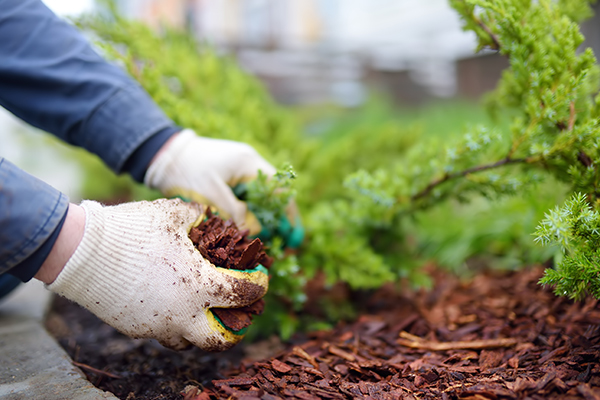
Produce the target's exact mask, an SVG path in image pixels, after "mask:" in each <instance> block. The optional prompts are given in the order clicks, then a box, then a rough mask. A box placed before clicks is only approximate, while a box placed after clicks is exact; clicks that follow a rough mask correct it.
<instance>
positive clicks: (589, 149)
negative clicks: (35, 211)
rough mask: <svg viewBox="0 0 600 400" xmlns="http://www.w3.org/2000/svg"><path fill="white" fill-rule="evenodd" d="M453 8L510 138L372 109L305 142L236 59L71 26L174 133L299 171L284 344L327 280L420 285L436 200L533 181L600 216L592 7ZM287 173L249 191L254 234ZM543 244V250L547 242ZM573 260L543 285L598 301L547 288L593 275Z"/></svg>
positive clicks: (107, 21) (143, 35) (277, 305)
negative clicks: (444, 131)
mask: <svg viewBox="0 0 600 400" xmlns="http://www.w3.org/2000/svg"><path fill="white" fill-rule="evenodd" d="M451 4H452V6H453V7H454V8H455V9H456V10H457V12H458V13H459V14H460V15H461V17H462V19H463V21H464V27H465V29H468V30H472V31H473V32H474V33H475V34H476V35H477V37H478V40H479V48H480V49H484V48H490V49H494V50H496V51H498V52H499V53H500V54H502V55H503V56H505V57H508V59H509V61H510V67H509V68H508V69H507V70H506V71H504V73H503V76H502V79H501V81H500V83H499V85H498V87H497V88H496V90H495V91H494V92H493V93H492V94H491V95H489V96H488V98H487V100H486V104H487V106H488V108H489V110H490V111H491V112H492V114H494V115H503V116H506V115H508V116H509V117H510V120H511V123H510V126H509V127H508V128H507V129H503V128H501V127H491V126H490V124H487V125H485V124H483V125H482V124H477V125H475V126H471V127H469V128H468V129H466V130H465V131H464V132H463V133H462V134H461V135H460V136H459V137H440V136H437V137H428V138H425V137H424V136H423V135H422V133H421V132H420V131H419V129H418V127H414V126H405V125H404V124H402V123H400V122H398V121H396V120H395V119H394V118H393V117H389V118H388V117H386V118H381V115H380V111H381V110H375V112H373V113H371V111H370V110H366V111H364V112H363V113H361V114H360V119H359V118H358V117H357V118H355V119H350V122H349V123H348V124H346V125H344V126H342V127H340V128H339V130H338V131H337V132H329V133H324V134H320V135H311V134H308V133H304V132H302V128H301V126H300V124H299V122H298V120H297V119H296V118H295V116H294V115H293V113H291V112H290V110H287V109H284V108H283V107H281V106H279V105H277V104H275V103H274V102H273V100H271V99H270V97H269V96H268V94H267V92H266V91H265V89H264V88H263V87H262V86H261V85H260V84H259V83H258V82H257V80H256V79H255V78H253V77H251V76H249V75H248V74H246V73H244V72H243V71H242V70H241V69H240V68H239V67H238V66H237V64H236V62H235V60H234V59H233V58H232V57H223V56H220V55H217V53H216V52H215V51H213V50H212V49H211V48H210V47H209V46H207V45H203V44H198V43H197V42H196V41H194V40H192V39H191V38H190V37H189V36H188V35H186V34H183V33H180V32H175V31H172V30H168V29H166V30H164V31H163V32H162V33H161V34H156V33H154V32H152V31H151V30H150V29H149V28H147V27H145V26H144V25H142V24H139V23H135V22H131V21H126V20H124V19H121V18H120V17H118V16H112V17H111V18H97V17H96V18H91V19H90V18H86V19H83V20H81V21H80V25H81V26H83V27H85V28H88V29H91V30H93V31H94V32H95V34H96V35H98V37H99V38H100V39H101V40H102V42H101V47H102V49H104V51H105V52H106V54H108V55H110V56H111V57H113V58H114V59H115V60H117V61H118V62H120V63H121V64H122V65H123V66H124V67H125V68H126V69H127V70H128V71H129V72H130V74H131V75H132V76H134V77H135V78H136V79H137V80H138V81H139V82H140V83H141V84H142V85H143V86H144V88H145V89H146V90H147V91H148V92H149V93H150V95H151V96H152V97H153V98H154V99H155V100H156V102H157V103H158V104H159V105H160V106H161V107H162V108H163V110H165V112H166V113H167V114H168V115H169V116H170V117H171V118H172V119H173V120H174V121H175V122H176V123H177V124H179V125H181V126H185V127H188V128H192V129H194V130H195V131H196V132H197V133H198V134H199V135H202V136H209V137H221V138H227V139H232V140H239V141H244V142H247V143H250V144H251V145H253V146H254V147H255V148H257V149H258V150H259V152H260V153H261V154H263V156H265V157H266V158H267V159H268V160H269V161H271V162H272V163H274V164H275V165H281V164H283V163H290V164H291V165H293V166H294V170H295V171H297V175H298V177H297V179H294V192H293V193H295V194H296V202H297V204H298V206H299V209H300V214H301V215H302V217H303V221H304V224H305V227H306V230H307V238H306V240H305V243H304V245H303V246H302V248H301V249H300V250H299V252H298V253H297V254H295V255H293V256H289V255H288V254H284V252H283V250H282V248H281V238H277V237H274V238H273V242H272V243H271V244H270V249H271V252H272V253H273V255H274V256H275V257H276V259H277V260H278V262H277V263H276V267H275V266H274V269H273V271H274V277H273V279H272V281H271V289H270V291H269V296H274V297H273V298H274V299H275V301H269V307H267V310H266V313H265V315H264V316H262V319H261V320H259V321H258V322H259V324H260V325H261V327H260V329H261V330H262V331H263V332H265V334H267V333H269V332H271V331H273V330H278V331H279V333H280V334H282V335H283V336H289V335H290V334H291V333H293V332H294V331H295V330H296V329H298V328H299V327H300V326H302V325H305V326H306V325H307V321H305V320H303V319H302V314H299V313H297V311H298V310H300V309H301V307H302V304H303V303H304V302H305V301H306V300H307V298H306V295H305V293H304V292H303V287H304V284H305V283H306V281H307V280H308V279H310V278H312V277H315V276H323V277H324V282H325V285H326V287H331V286H333V285H334V284H336V283H339V282H342V283H344V284H345V285H347V286H348V287H350V288H352V289H369V288H376V287H379V286H381V285H382V284H383V283H385V282H390V281H397V280H398V279H399V278H403V279H406V280H408V281H409V282H411V283H413V284H416V285H425V284H427V277H426V275H425V273H424V272H423V271H422V270H421V265H422V258H421V257H422V250H423V248H422V245H421V244H420V243H415V241H414V237H413V236H414V235H413V230H414V221H415V220H424V219H426V218H427V215H428V213H431V212H432V210H434V207H444V204H446V203H447V200H457V201H459V202H470V201H472V200H473V199H478V198H481V197H484V198H492V199H493V198H500V197H507V196H520V197H525V196H528V195H530V194H531V193H534V194H535V193H536V190H538V189H537V188H538V187H539V186H538V185H539V184H540V183H543V182H545V181H547V182H551V181H552V180H557V181H559V182H563V183H564V185H568V186H569V188H570V190H571V191H572V192H581V193H586V197H585V199H586V200H585V201H586V203H587V204H588V205H589V207H591V209H590V211H589V212H592V211H594V210H597V207H598V203H599V201H600V200H599V199H600V175H599V173H598V169H597V168H596V167H595V166H596V165H597V161H598V158H599V157H600V150H599V143H600V140H599V135H598V118H599V116H600V115H599V112H600V97H598V96H596V93H598V89H599V85H598V81H599V76H600V74H599V73H598V68H597V67H596V65H595V58H594V55H593V53H592V51H591V50H589V49H585V50H583V51H582V52H580V53H578V52H577V49H578V48H579V46H580V45H581V43H582V42H583V37H582V35H581V34H580V33H579V29H578V24H577V22H578V21H580V20H581V19H583V18H585V17H588V16H589V15H590V13H591V11H590V7H589V3H588V2H587V1H584V0H557V1H551V0H537V1H533V0H495V1H483V0H451ZM284 175H285V174H284ZM284 175H282V176H281V177H282V179H283V180H275V181H272V184H271V183H269V182H268V181H267V180H265V179H264V178H260V179H259V180H258V181H257V184H256V185H255V186H253V187H250V188H249V191H248V196H249V198H248V200H249V204H250V207H254V212H256V213H257V214H261V218H262V220H263V221H264V222H265V223H267V222H268V221H271V222H274V221H276V220H277V216H276V214H277V213H281V212H282V208H283V207H284V204H285V203H286V202H287V199H289V197H286V196H288V194H289V193H291V192H288V191H286V190H284V191H278V190H277V188H276V187H277V186H283V187H287V185H288V183H287V182H288V180H287V178H289V176H288V177H287V178H286V177H285V176H284ZM271 194H273V196H271ZM253 196H254V197H253ZM278 209H279V211H278ZM582 210H583V209H582ZM583 211H585V210H583ZM583 211H582V212H583ZM585 212H587V211H585ZM594 212H595V211H594ZM513 215H516V214H514V211H513ZM550 215H553V214H550ZM514 218H519V217H514ZM553 218H554V217H553ZM576 221H579V220H576V219H563V220H561V221H558V222H557V223H560V224H562V225H561V226H564V227H565V229H567V230H568V231H569V232H571V236H572V237H569V243H574V244H576V245H577V246H578V245H581V244H584V245H585V246H587V247H585V248H586V249H588V248H592V247H594V246H595V244H594V243H595V241H597V238H596V236H593V235H592V236H590V237H589V238H587V236H586V238H587V239H586V240H587V242H584V241H582V239H581V238H580V236H578V235H579V233H581V232H582V229H583V228H582V227H583V226H584V225H582V224H581V223H576ZM542 226H544V225H543V224H542ZM435 232H441V233H443V232H446V233H448V235H450V233H451V232H452V228H451V227H449V226H444V223H443V221H436V224H435ZM540 232H541V231H540ZM541 236H543V235H541ZM543 237H544V238H545V239H544V240H541V239H540V241H541V242H543V243H550V242H551V241H552V240H555V238H554V237H552V236H551V235H550V236H543ZM574 238H578V239H577V241H575V239H574ZM457 245H459V243H457ZM586 251H587V250H586ZM584 255H585V257H583V256H580V255H578V253H577V251H576V249H575V248H569V249H568V250H566V251H565V255H564V258H563V260H564V265H563V264H561V265H563V266H562V267H560V268H559V269H557V272H552V271H549V272H548V275H547V277H546V278H544V279H546V280H545V281H544V283H548V284H557V282H559V281H560V282H566V281H568V282H573V283H572V284H570V286H568V287H564V288H562V289H564V290H562V289H561V290H559V293H563V292H566V293H567V294H568V295H570V294H571V293H582V291H577V292H576V290H577V289H578V288H580V286H581V285H584V284H582V282H584V283H585V285H584V286H586V285H587V287H588V289H587V290H589V291H590V292H591V293H593V294H595V293H597V289H595V287H594V286H593V285H594V284H593V281H592V280H591V278H590V279H588V278H589V277H588V278H586V279H584V280H582V279H579V278H574V279H571V280H567V279H564V278H561V279H562V280H561V279H558V278H556V276H557V275H556V274H558V273H562V272H561V271H563V272H564V273H565V276H575V277H577V276H579V277H581V276H582V275H581V274H582V273H583V272H582V271H583V270H585V271H591V270H589V269H588V267H589V263H586V264H582V263H584V261H585V260H589V261H590V263H591V262H593V261H594V259H593V258H592V257H591V256H590V254H589V253H585V254H584ZM586 262H587V261H586ZM577 266H579V267H577ZM582 266H583V267H582ZM576 267H577V268H576ZM580 267H581V268H580ZM553 274H554V275H553ZM578 274H579V275H578ZM586 274H587V272H586ZM592 275H593V273H592ZM548 276H549V277H555V278H556V279H554V280H551V278H548ZM578 285H579V286H578ZM557 287H558V286H557ZM577 296H579V294H577V295H575V297H577ZM313 300H314V299H313ZM341 308H343V307H341ZM341 308H340V309H341ZM323 309H327V310H330V314H329V315H328V317H329V319H330V320H333V321H335V319H336V318H337V317H339V316H340V315H341V313H339V314H338V315H336V311H335V309H336V308H335V307H326V306H323Z"/></svg>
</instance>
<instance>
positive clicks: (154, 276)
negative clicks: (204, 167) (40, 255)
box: [48, 199, 268, 351]
mask: <svg viewBox="0 0 600 400" xmlns="http://www.w3.org/2000/svg"><path fill="white" fill-rule="evenodd" d="M81 206H82V207H83V208H84V209H85V212H86V223H85V231H84V234H83V238H82V240H81V243H80V244H79V246H78V247H77V249H76V250H75V253H74V254H73V255H72V256H71V258H70V259H69V261H68V262H67V264H66V265H65V267H64V269H63V271H62V272H61V273H60V274H59V275H58V277H57V278H56V280H55V281H54V282H53V283H52V284H51V285H49V286H48V288H49V289H50V290H52V291H53V292H56V293H58V294H60V295H62V296H65V297H67V298H69V299H71V300H73V301H75V302H77V303H79V304H80V305H82V306H83V307H85V308H87V309H88V310H90V311H91V312H93V313H94V314H96V315H97V316H98V317H100V318H101V319H102V320H103V321H104V322H106V323H107V324H109V325H112V326H113V327H114V328H116V329H117V330H119V331H120V332H122V333H124V334H126V335H128V336H131V337H134V338H154V339H157V340H158V341H159V342H160V343H162V344H163V345H165V346H167V347H171V348H173V349H177V350H179V349H183V348H186V347H188V346H189V345H190V344H193V345H196V346H198V347H200V348H202V349H205V350H209V351H221V350H226V349H228V348H230V347H232V346H233V345H234V344H236V343H237V342H239V341H240V340H241V339H242V337H243V335H237V334H234V333H232V332H230V331H228V330H227V329H225V328H224V327H223V326H222V325H221V324H220V323H219V322H218V321H217V320H216V319H215V317H214V316H213V313H212V312H210V308H211V307H224V308H228V307H243V306H246V305H249V304H251V303H253V302H255V301H256V300H258V299H259V298H261V297H262V296H264V294H265V293H266V291H267V288H268V276H267V275H266V274H264V273H262V272H260V271H254V272H242V271H236V270H227V269H223V268H217V267H215V266H214V265H213V264H211V263H210V262H208V261H207V260H205V259H204V258H203V257H202V255H201V254H200V252H199V251H198V250H196V249H195V248H194V246H193V244H192V241H191V240H190V239H189V237H188V233H189V231H190V229H191V228H192V226H194V225H195V224H196V222H198V223H199V222H200V221H201V219H202V218H203V217H204V214H203V208H202V206H200V205H198V204H195V203H184V202H183V201H181V200H179V199H174V200H165V199H161V200H156V201H153V202H148V201H141V202H134V203H125V204H121V205H117V206H110V207H104V206H102V205H101V204H99V203H96V202H93V201H84V202H83V203H82V204H81Z"/></svg>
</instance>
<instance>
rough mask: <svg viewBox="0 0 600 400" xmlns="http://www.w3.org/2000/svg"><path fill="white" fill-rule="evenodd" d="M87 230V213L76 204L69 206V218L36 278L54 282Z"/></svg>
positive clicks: (48, 282) (49, 282)
mask: <svg viewBox="0 0 600 400" xmlns="http://www.w3.org/2000/svg"><path fill="white" fill-rule="evenodd" d="M84 229H85V211H84V210H83V208H81V207H80V206H78V205H76V204H73V203H71V204H69V209H68V210H67V217H66V218H65V222H64V224H63V226H62V228H61V230H60V233H59V234H58V238H57V239H56V242H55V243H54V246H52V250H50V254H48V257H47V258H46V260H45V261H44V263H43V264H42V266H41V267H40V269H39V271H38V272H37V274H35V278H36V279H38V280H40V281H42V282H44V283H46V284H51V283H52V282H54V280H55V279H56V277H57V276H58V274H60V272H61V271H62V269H63V267H64V266H65V264H66V263H67V261H69V259H70V258H71V256H72V255H73V253H74V252H75V249H77V246H79V243H80V242H81V238H82V237H83V231H84Z"/></svg>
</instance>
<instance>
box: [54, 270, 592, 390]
mask: <svg viewBox="0 0 600 400" xmlns="http://www.w3.org/2000/svg"><path fill="white" fill-rule="evenodd" d="M541 274H542V268H530V269H526V270H523V271H520V272H512V273H504V274H498V273H486V274H481V275H479V276H477V277H476V278H474V279H473V280H471V281H469V282H460V281H459V280H457V279H455V278H452V277H449V276H447V275H443V274H438V276H437V278H436V282H437V283H436V285H435V287H434V289H433V290H432V291H430V292H421V291H418V292H410V291H403V292H402V293H398V291H397V290H396V289H394V288H393V287H391V286H390V287H385V288H382V289H381V290H379V291H377V292H375V293H373V294H372V295H371V296H370V297H369V298H368V299H367V301H364V302H362V303H361V305H360V307H361V312H362V314H361V316H360V317H359V318H358V319H357V320H355V321H352V322H345V323H340V324H338V326H337V327H336V328H335V329H333V330H331V331H323V332H316V333H312V334H310V335H308V336H305V337H296V338H295V339H294V341H293V342H291V343H288V344H287V345H286V346H285V347H284V348H282V349H281V350H278V351H277V352H276V354H272V355H265V356H263V357H262V358H261V359H257V358H256V357H254V359H250V358H249V357H248V354H249V352H250V350H251V349H254V348H255V347H258V346H261V345H264V343H263V344H261V343H256V344H248V343H245V344H242V345H240V346H237V347H236V348H234V349H232V350H230V351H228V352H225V353H220V354H208V353H203V352H201V351H199V350H198V349H195V350H191V351H187V352H180V353H175V352H172V351H170V350H167V349H165V348H162V347H161V346H160V345H158V344H156V343H155V342H153V341H150V340H133V339H128V338H126V337H123V336H122V335H120V334H118V333H117V332H116V331H114V330H113V329H112V328H110V327H108V326H107V325H105V324H103V323H102V322H100V321H99V320H97V319H95V317H93V316H91V314H89V313H87V311H85V310H83V309H81V308H79V307H78V306H76V305H74V304H73V303H70V302H68V301H66V300H63V299H58V298H57V299H56V301H55V304H54V307H53V312H52V313H51V314H50V316H49V319H48V326H49V328H50V330H51V331H52V332H54V333H55V335H56V336H57V338H58V339H59V341H60V343H61V344H62V345H63V346H64V347H65V349H66V350H67V351H68V352H69V354H70V355H71V357H72V358H73V360H74V361H75V362H77V365H79V366H81V368H82V370H83V371H84V372H85V373H86V374H87V375H88V377H89V378H90V380H91V381H92V382H93V383H95V384H96V385H97V386H99V387H100V388H102V389H104V390H108V391H111V392H113V393H115V395H117V396H118V397H120V398H121V399H129V400H134V399H185V400H200V399H203V400H207V399H228V398H233V399H265V400H267V399H279V398H285V399H303V400H308V399H321V398H323V399H353V398H369V399H469V400H485V399H587V400H591V399H594V400H600V359H599V357H600V329H599V323H600V307H599V304H598V301H596V300H593V299H586V300H585V301H582V302H573V301H571V300H568V299H565V298H557V297H555V296H554V295H553V294H552V292H551V291H550V290H549V289H544V288H542V287H540V286H539V285H538V284H537V281H538V280H539V278H540V277H541ZM267 307H268V304H267ZM357 307H359V305H357Z"/></svg>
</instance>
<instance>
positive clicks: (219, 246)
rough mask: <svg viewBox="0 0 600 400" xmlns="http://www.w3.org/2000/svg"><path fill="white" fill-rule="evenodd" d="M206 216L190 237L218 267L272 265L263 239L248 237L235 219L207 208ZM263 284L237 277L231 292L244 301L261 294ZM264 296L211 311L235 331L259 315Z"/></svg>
mask: <svg viewBox="0 0 600 400" xmlns="http://www.w3.org/2000/svg"><path fill="white" fill-rule="evenodd" d="M206 215H207V217H206V219H205V220H204V221H203V222H201V223H200V225H198V227H195V228H192V229H191V230H190V234H189V236H190V239H191V240H192V242H193V243H194V246H195V247H196V248H197V249H198V251H200V254H202V256H203V257H204V258H206V259H207V260H208V261H210V262H211V263H213V264H214V265H215V266H217V267H221V268H227V269H235V270H242V271H244V270H252V269H255V268H257V267H258V266H259V265H262V266H263V267H265V268H267V269H268V268H270V267H271V264H272V263H273V259H272V258H271V257H269V256H268V255H267V254H266V253H265V251H264V249H263V244H262V242H261V241H260V239H258V238H256V239H253V240H252V239H249V238H248V230H244V231H240V230H239V229H238V228H237V226H236V225H235V223H234V222H233V220H228V221H224V220H223V219H221V218H219V217H218V216H216V215H213V214H212V213H211V212H210V209H208V210H207V214H206ZM264 290H265V289H264V288H263V287H262V286H260V285H257V284H255V283H252V282H245V281H242V280H236V281H235V283H234V285H233V287H232V291H231V295H232V296H235V298H236V300H237V299H239V301H240V302H241V303H244V302H247V301H248V300H247V299H253V298H257V297H261V296H262V295H263V294H264ZM244 300H245V301H244ZM264 304H265V303H264V300H262V299H259V300H258V301H256V302H254V303H252V304H250V305H248V306H246V307H241V308H212V309H211V311H212V312H213V313H214V314H215V315H216V317H217V318H218V319H219V320H220V321H221V323H223V325H225V326H226V327H227V328H229V329H230V330H232V331H234V332H238V331H241V330H242V329H244V328H246V327H248V326H250V325H251V324H252V316H253V315H260V314H261V313H262V312H263V309H264Z"/></svg>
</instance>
